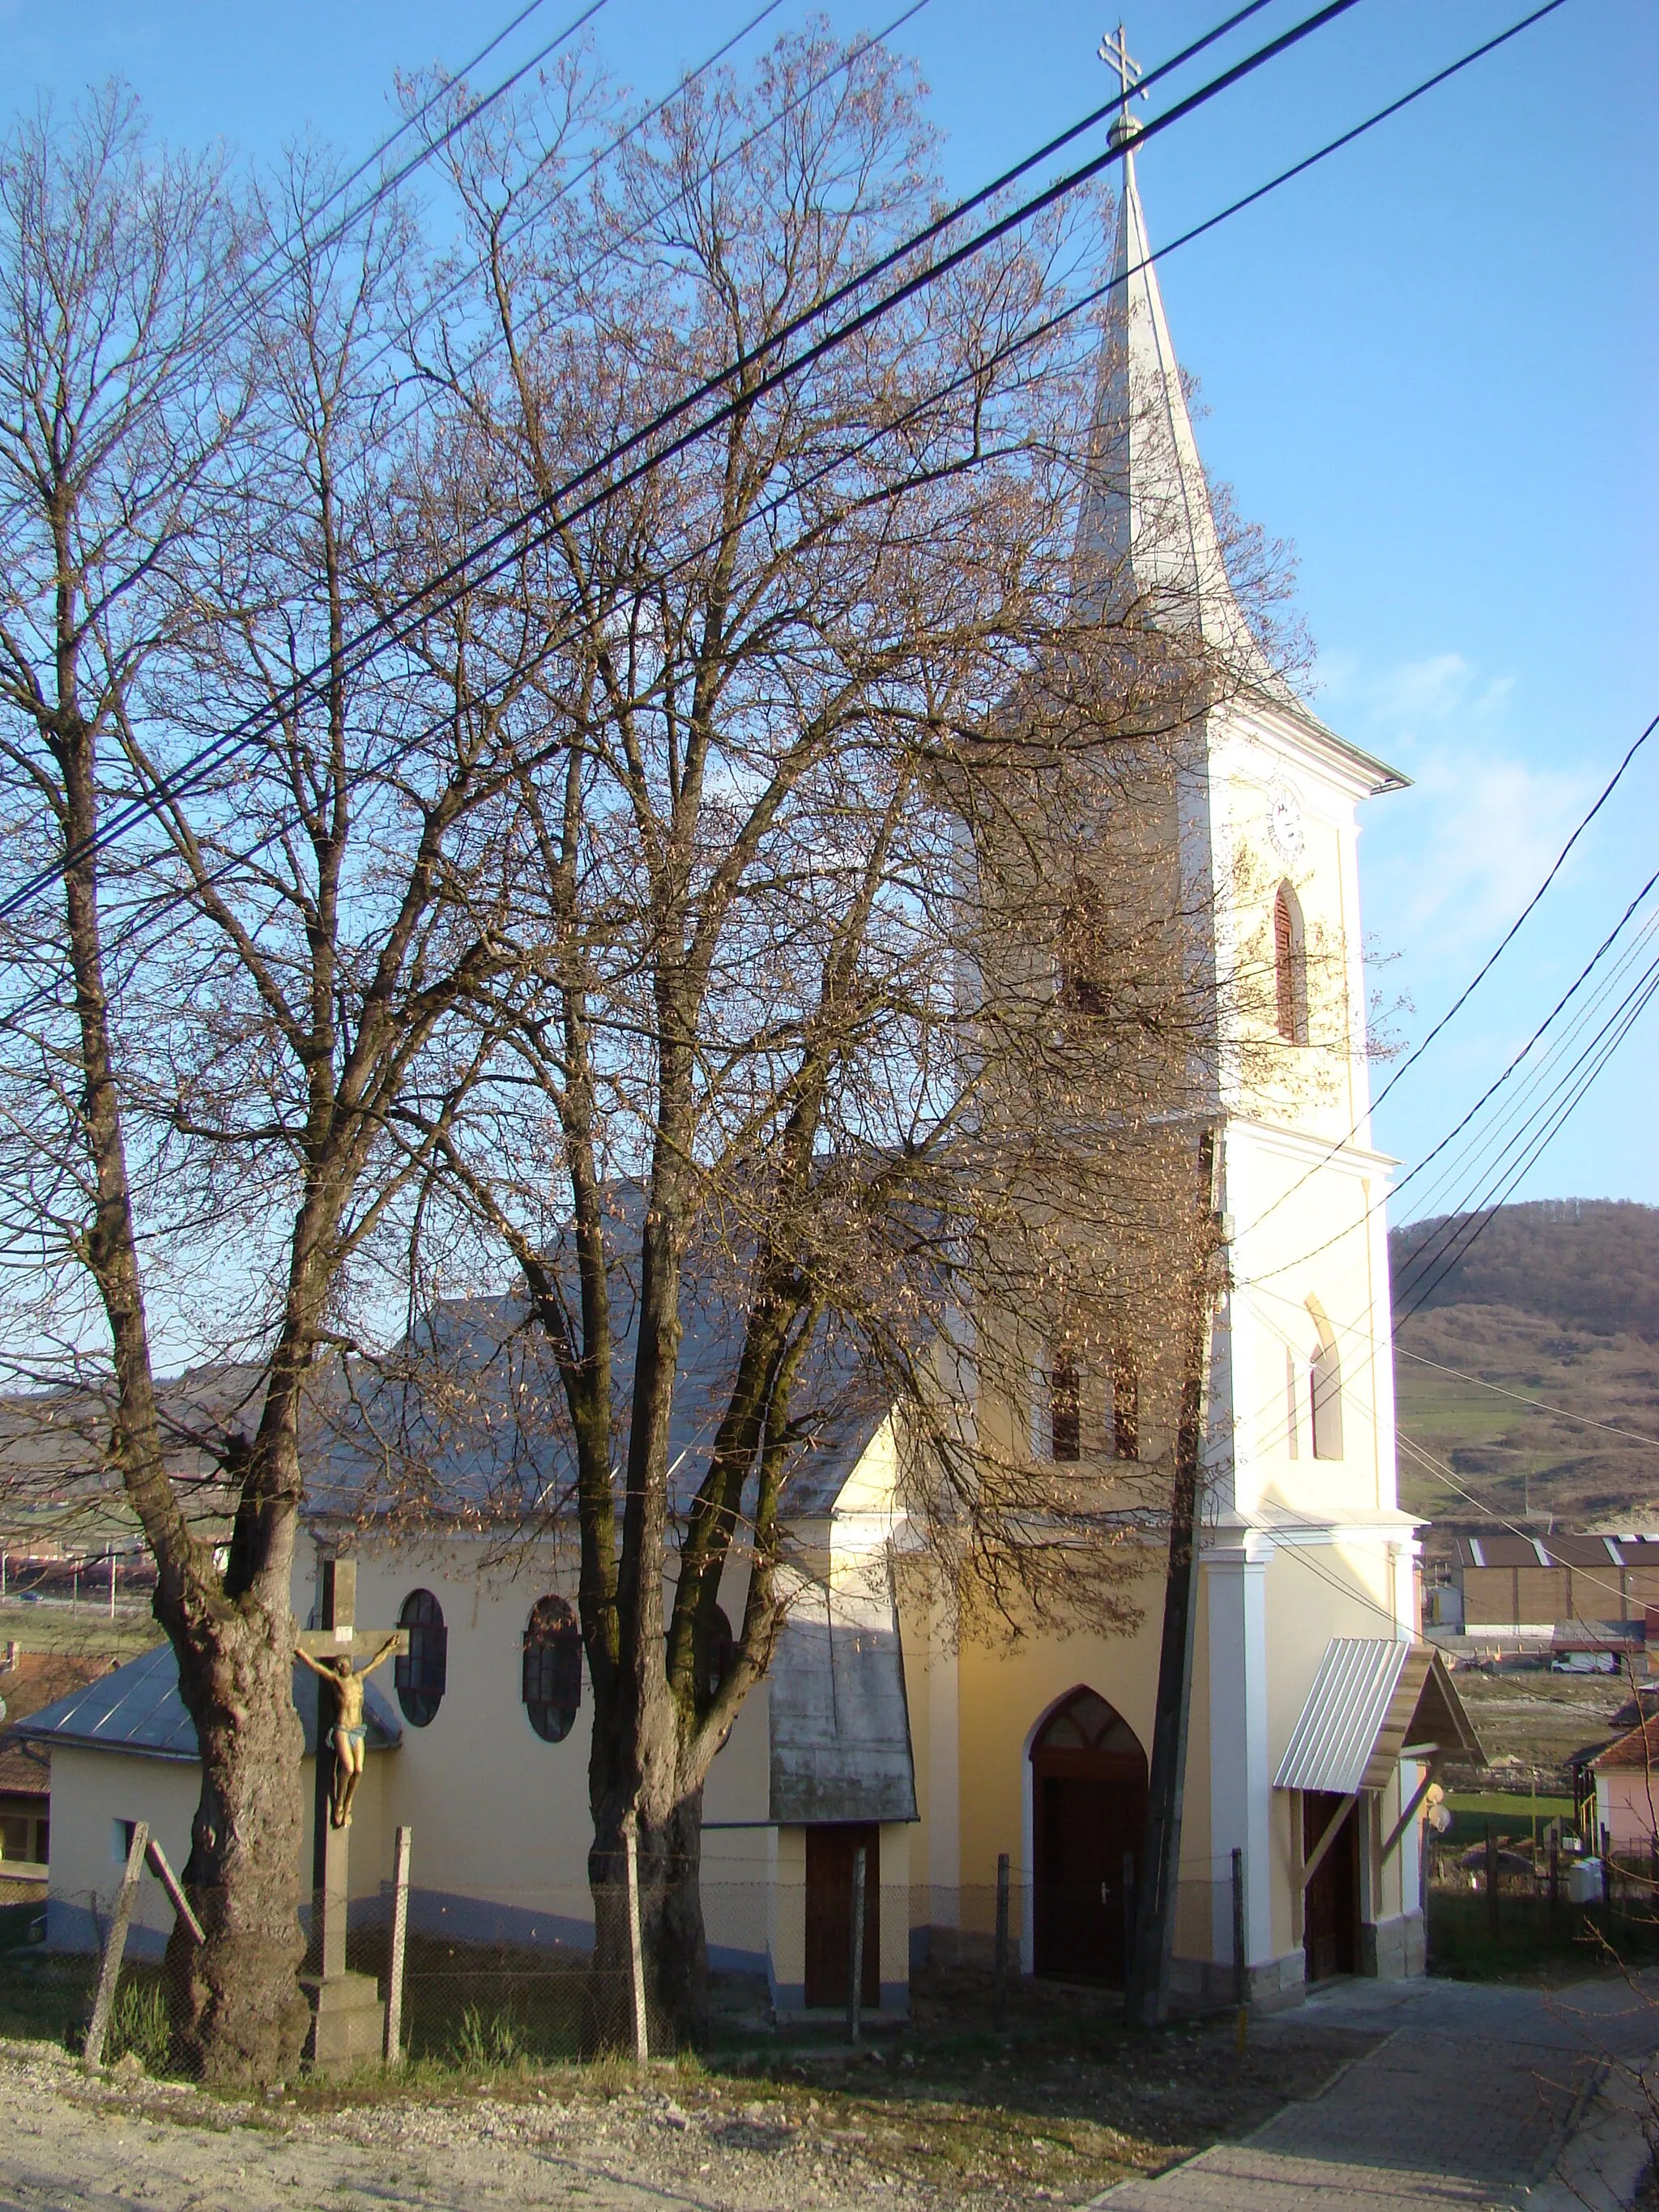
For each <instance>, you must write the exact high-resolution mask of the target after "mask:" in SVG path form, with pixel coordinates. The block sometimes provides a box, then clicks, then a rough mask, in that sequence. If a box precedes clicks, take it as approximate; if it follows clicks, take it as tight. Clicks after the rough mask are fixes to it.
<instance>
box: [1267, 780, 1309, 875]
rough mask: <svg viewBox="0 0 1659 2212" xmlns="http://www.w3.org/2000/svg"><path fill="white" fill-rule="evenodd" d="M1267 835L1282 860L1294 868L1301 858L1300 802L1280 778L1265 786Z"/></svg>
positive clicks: (1292, 787)
mask: <svg viewBox="0 0 1659 2212" xmlns="http://www.w3.org/2000/svg"><path fill="white" fill-rule="evenodd" d="M1267 835H1268V836H1269V837H1271V838H1272V840H1273V850H1274V852H1275V853H1277V854H1278V855H1279V859H1280V860H1284V861H1286V862H1288V863H1290V864H1291V865H1292V866H1293V865H1294V864H1295V863H1296V862H1297V860H1300V859H1301V858H1302V848H1303V845H1304V842H1305V841H1304V835H1303V829H1302V801H1301V799H1299V798H1298V797H1297V792H1296V787H1295V786H1294V785H1293V784H1290V783H1287V782H1286V781H1285V778H1284V777H1283V776H1282V775H1279V776H1275V777H1274V778H1273V781H1272V782H1271V783H1270V784H1269V785H1268V786H1267Z"/></svg>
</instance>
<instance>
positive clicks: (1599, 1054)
mask: <svg viewBox="0 0 1659 2212" xmlns="http://www.w3.org/2000/svg"><path fill="white" fill-rule="evenodd" d="M1656 992H1659V961H1656V962H1655V963H1652V965H1651V966H1650V968H1649V969H1648V970H1647V972H1646V974H1645V975H1644V976H1643V977H1642V978H1641V980H1640V981H1638V983H1637V985H1636V986H1635V987H1633V988H1632V991H1630V992H1629V993H1628V994H1626V998H1625V999H1624V1000H1623V1001H1622V1002H1621V1003H1620V1006H1619V1007H1618V1008H1617V1009H1616V1010H1615V1012H1614V1013H1613V1015H1612V1016H1611V1017H1610V1018H1609V1019H1608V1020H1607V1023H1606V1024H1604V1025H1603V1027H1602V1028H1601V1030H1600V1031H1598V1033H1597V1035H1596V1036H1595V1038H1594V1039H1593V1040H1592V1041H1591V1050H1590V1056H1589V1059H1588V1060H1586V1061H1585V1062H1584V1063H1583V1065H1582V1066H1580V1067H1579V1068H1576V1069H1571V1070H1569V1072H1568V1073H1567V1074H1566V1075H1565V1077H1563V1079H1561V1082H1560V1083H1559V1084H1558V1085H1556V1089H1555V1091H1553V1092H1552V1093H1551V1094H1550V1096H1549V1097H1548V1098H1547V1099H1546V1101H1545V1102H1544V1103H1545V1107H1546V1108H1547V1109H1549V1108H1551V1107H1552V1106H1553V1101H1554V1099H1555V1098H1556V1097H1558V1096H1559V1092H1560V1091H1562V1089H1564V1088H1565V1089H1567V1091H1568V1096H1567V1098H1566V1100H1565V1103H1564V1104H1562V1105H1560V1106H1559V1108H1555V1109H1554V1110H1553V1113H1552V1114H1551V1115H1550V1118H1548V1119H1547V1121H1546V1122H1545V1125H1544V1127H1543V1128H1542V1130H1541V1133H1539V1134H1538V1135H1537V1136H1536V1137H1535V1139H1531V1140H1530V1145H1529V1149H1528V1150H1527V1151H1526V1152H1523V1154H1522V1158H1521V1161H1520V1164H1518V1166H1516V1169H1515V1170H1514V1173H1513V1174H1512V1175H1510V1178H1509V1181H1508V1182H1507V1183H1506V1184H1505V1186H1504V1190H1503V1192H1502V1194H1501V1195H1500V1196H1499V1197H1498V1200H1496V1203H1495V1204H1494V1203H1493V1202H1492V1196H1491V1189H1490V1187H1489V1188H1488V1190H1487V1191H1486V1194H1483V1197H1482V1200H1481V1201H1480V1209H1477V1210H1483V1209H1484V1208H1486V1207H1487V1206H1490V1208H1491V1210H1490V1212H1486V1218H1484V1219H1482V1220H1480V1222H1479V1223H1478V1225H1476V1226H1475V1227H1474V1228H1473V1229H1472V1230H1468V1231H1467V1233H1466V1232H1465V1229H1464V1228H1463V1227H1461V1226H1458V1223H1459V1221H1460V1219H1461V1218H1462V1217H1456V1216H1455V1217H1454V1233H1453V1235H1452V1236H1451V1237H1450V1238H1449V1240H1448V1242H1447V1243H1446V1244H1445V1245H1443V1252H1444V1254H1445V1255H1446V1256H1445V1257H1444V1260H1443V1264H1442V1265H1441V1266H1440V1267H1439V1269H1438V1271H1437V1273H1435V1274H1434V1275H1433V1276H1432V1278H1431V1279H1430V1280H1429V1281H1428V1282H1427V1283H1421V1282H1420V1281H1419V1283H1414V1284H1413V1285H1412V1291H1411V1295H1412V1299H1413V1303H1412V1304H1410V1305H1409V1306H1407V1309H1406V1310H1405V1312H1404V1313H1403V1314H1402V1315H1401V1320H1402V1321H1409V1320H1410V1319H1411V1317H1412V1316H1413V1314H1414V1313H1417V1312H1419V1311H1420V1310H1421V1309H1422V1308H1423V1306H1424V1305H1425V1304H1426V1303H1427V1302H1428V1300H1429V1299H1430V1298H1431V1297H1432V1296H1433V1294H1434V1292H1435V1291H1436V1290H1437V1288H1438V1287H1439V1285H1441V1284H1442V1283H1443V1281H1444V1280H1445V1279H1446V1277H1447V1275H1448V1274H1449V1273H1450V1272H1451V1270H1452V1268H1453V1267H1455V1266H1456V1265H1457V1264H1458V1262H1459V1261H1461V1260H1462V1258H1463V1257H1464V1255H1466V1254H1467V1253H1468V1250H1469V1249H1470V1248H1471V1246H1473V1245H1474V1243H1475V1242H1476V1240H1477V1239H1478V1238H1479V1237H1481V1236H1482V1235H1484V1234H1485V1232H1486V1229H1487V1228H1488V1227H1490V1225H1491V1223H1492V1218H1493V1216H1494V1215H1495V1214H1496V1212H1498V1208H1499V1207H1501V1206H1503V1205H1504V1202H1505V1200H1507V1199H1508V1198H1509V1197H1510V1194H1512V1193H1513V1192H1514V1191H1515V1190H1516V1188H1517V1187H1518V1185H1519V1183H1520V1182H1521V1178H1522V1176H1523V1175H1524V1174H1525V1173H1526V1172H1527V1170H1528V1168H1529V1167H1531V1166H1532V1164H1534V1161H1535V1160H1536V1159H1537V1158H1539V1156H1540V1154H1541V1152H1543V1150H1544V1148H1545V1146H1547V1145H1548V1144H1549V1143H1550V1142H1551V1141H1552V1140H1553V1139H1554V1138H1555V1137H1556V1136H1557V1135H1558V1134H1559V1131H1560V1129H1561V1128H1562V1127H1563V1125H1564V1124H1565V1121H1566V1120H1567V1118H1568V1116H1569V1115H1571V1113H1572V1112H1573V1111H1574V1110H1575V1109H1576V1108H1577V1106H1578V1105H1579V1104H1580V1103H1582V1101H1583V1098H1584V1097H1585V1095H1586V1094H1587V1093H1588V1091H1589V1089H1590V1086H1591V1085H1592V1084H1594V1083H1595V1079H1596V1078H1597V1077H1598V1076H1599V1075H1600V1074H1601V1072H1602V1070H1603V1069H1604V1068H1605V1067H1606V1066H1607V1063H1608V1062H1609V1061H1610V1060H1612V1058H1613V1054H1614V1053H1615V1052H1617V1050H1618V1049H1619V1047H1620V1045H1621V1044H1622V1043H1623V1042H1624V1041H1625V1039H1626V1036H1629V1034H1630V1032H1631V1030H1632V1029H1633V1028H1634V1027H1635V1025H1636V1024H1637V1022H1638V1020H1639V1019H1640V1018H1641V1017H1642V1015H1643V1014H1644V1012H1646V1010H1647V1008H1648V1006H1650V1004H1651V1002H1652V1000H1653V998H1654V996H1655V994H1656ZM1534 1118H1535V1116H1534ZM1516 1141H1517V1139H1513V1138H1512V1139H1510V1145H1509V1146H1505V1148H1504V1151H1505V1152H1510V1151H1511V1150H1512V1149H1513V1147H1514V1146H1515V1144H1516ZM1499 1157H1500V1158H1502V1157H1503V1155H1501V1154H1500V1155H1499Z"/></svg>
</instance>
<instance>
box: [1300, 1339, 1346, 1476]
mask: <svg viewBox="0 0 1659 2212" xmlns="http://www.w3.org/2000/svg"><path fill="white" fill-rule="evenodd" d="M1310 1311H1311V1312H1312V1314H1313V1317H1314V1323H1315V1326H1316V1328H1317V1329H1318V1331H1319V1345H1318V1348H1317V1349H1316V1352H1315V1353H1314V1356H1313V1358H1312V1359H1311V1360H1310V1362H1309V1367H1308V1372H1309V1378H1310V1395H1311V1396H1312V1400H1313V1455H1314V1457H1315V1458H1316V1459H1340V1458H1341V1456H1342V1364H1341V1358H1340V1354H1339V1352H1338V1351H1337V1348H1336V1333H1335V1331H1334V1329H1333V1328H1332V1327H1331V1325H1330V1323H1329V1322H1328V1321H1327V1320H1326V1318H1325V1316H1324V1315H1323V1314H1322V1312H1321V1311H1320V1310H1319V1309H1318V1308H1317V1306H1316V1305H1314V1304H1312V1302H1311V1300H1310Z"/></svg>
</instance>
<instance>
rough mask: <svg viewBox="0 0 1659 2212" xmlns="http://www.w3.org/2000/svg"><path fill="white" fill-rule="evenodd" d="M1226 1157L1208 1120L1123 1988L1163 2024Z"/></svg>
mask: <svg viewBox="0 0 1659 2212" xmlns="http://www.w3.org/2000/svg"><path fill="white" fill-rule="evenodd" d="M1216 1164H1217V1163H1216V1137H1215V1133H1214V1131H1213V1130H1206V1132H1205V1133H1204V1135H1203V1136H1202V1138H1201V1139H1200V1142H1199V1178H1198V1179H1199V1206H1200V1233H1199V1243H1198V1252H1197V1255H1196V1261H1195V1264H1194V1270H1193V1282H1192V1289H1191V1295H1190V1302H1189V1306H1188V1323H1187V1342H1186V1345H1185V1346H1184V1348H1183V1356H1182V1377H1181V1413H1180V1418H1179V1420H1178V1422H1177V1425H1176V1449H1175V1480H1174V1485H1173V1488H1172V1492H1171V1496H1170V1552H1169V1565H1168V1567H1167V1569H1166V1571H1165V1575H1164V1639H1163V1644H1162V1648H1161V1650H1160V1651H1159V1655H1158V1707H1157V1713H1156V1717H1155V1718H1154V1721H1153V1723H1152V1773H1151V1776H1150V1778H1149V1788H1148V1792H1147V1802H1146V1840H1145V1842H1144V1844H1143V1845H1142V1848H1141V1854H1140V1881H1139V1885H1138V1887H1137V1891H1136V1895H1135V1915H1134V1940H1133V1944H1132V1946H1131V1949H1130V1955H1129V1959H1128V1962H1127V1973H1126V1976H1125V1988H1124V1993H1123V2000H1124V2017H1125V2019H1126V2020H1127V2022H1128V2024H1129V2026H1130V2027H1141V2028H1150V2027H1158V2025H1159V2024H1160V2023H1161V2022H1162V2021H1163V2019H1164V2015H1165V2014H1166V2013H1167V2011H1168V2009H1169V2002H1170V1947H1171V1945H1172V1943H1173V1942H1174V1939H1175V1913H1176V1884H1177V1881H1178V1879H1179V1875H1180V1869H1181V1814H1182V1791H1183V1789H1184V1786H1185V1780H1186V1768H1187V1732H1188V1720H1189V1717H1190V1715H1191V1712H1192V1702H1193V1632H1194V1626H1195V1624H1196V1620H1197V1616H1198V1498H1199V1482H1200V1472H1201V1468H1202V1462H1203V1455H1204V1427H1205V1411H1206V1404H1205V1401H1206V1395H1207V1384H1208V1379H1209V1364H1210V1336H1211V1325H1212V1318H1213V1315H1214V1310H1215V1297H1216V1290H1217V1284H1216V1280H1215V1257H1216V1255H1217V1253H1218V1251H1219V1250H1220V1249H1221V1243H1222V1237H1221V1221H1220V1217H1219V1215H1218V1212H1217V1209H1216Z"/></svg>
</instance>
